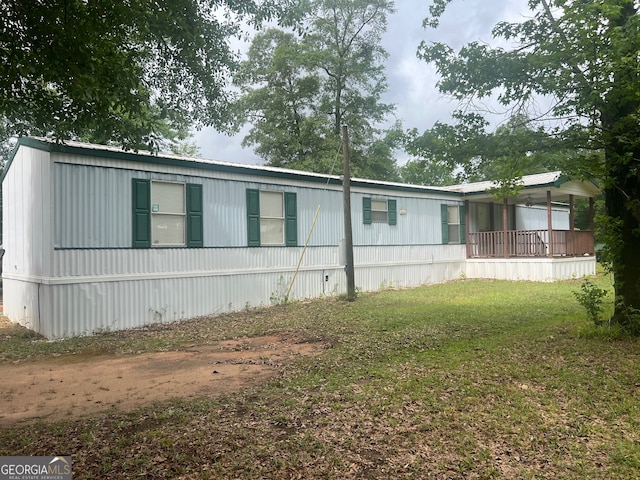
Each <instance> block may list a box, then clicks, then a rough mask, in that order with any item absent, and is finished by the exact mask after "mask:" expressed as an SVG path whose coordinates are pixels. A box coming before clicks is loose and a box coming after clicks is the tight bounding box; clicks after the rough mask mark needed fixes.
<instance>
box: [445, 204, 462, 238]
mask: <svg viewBox="0 0 640 480" xmlns="http://www.w3.org/2000/svg"><path fill="white" fill-rule="evenodd" d="M447 225H448V226H449V243H460V208H459V207H458V205H449V206H448V207H447Z"/></svg>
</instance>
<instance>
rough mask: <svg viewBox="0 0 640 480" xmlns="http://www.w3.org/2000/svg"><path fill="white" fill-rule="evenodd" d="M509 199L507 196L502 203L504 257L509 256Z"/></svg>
mask: <svg viewBox="0 0 640 480" xmlns="http://www.w3.org/2000/svg"><path fill="white" fill-rule="evenodd" d="M508 210H509V199H508V198H506V197H505V199H504V204H503V205H502V249H503V250H502V253H503V254H504V258H509V245H508V242H509V232H508V230H509V212H508Z"/></svg>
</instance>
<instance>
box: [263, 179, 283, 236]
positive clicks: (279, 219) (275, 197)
mask: <svg viewBox="0 0 640 480" xmlns="http://www.w3.org/2000/svg"><path fill="white" fill-rule="evenodd" d="M260 241H261V244H262V245H284V193H283V192H273V191H265V190H261V191H260Z"/></svg>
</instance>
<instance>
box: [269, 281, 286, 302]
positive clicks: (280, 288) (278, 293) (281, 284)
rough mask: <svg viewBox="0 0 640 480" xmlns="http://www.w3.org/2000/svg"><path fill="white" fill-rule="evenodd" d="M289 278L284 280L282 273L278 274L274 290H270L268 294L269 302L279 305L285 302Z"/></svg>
mask: <svg viewBox="0 0 640 480" xmlns="http://www.w3.org/2000/svg"><path fill="white" fill-rule="evenodd" d="M289 282H290V280H286V279H285V278H284V275H280V277H279V278H278V283H277V284H276V290H275V291H274V292H271V295H270V296H269V302H270V303H271V305H280V304H283V303H287V300H288V299H287V289H288V288H289Z"/></svg>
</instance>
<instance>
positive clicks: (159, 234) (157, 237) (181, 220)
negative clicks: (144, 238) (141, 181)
mask: <svg viewBox="0 0 640 480" xmlns="http://www.w3.org/2000/svg"><path fill="white" fill-rule="evenodd" d="M185 207H186V201H185V193H184V183H169V182H157V181H152V182H151V244H152V245H153V246H158V247H160V246H162V247H164V246H184V245H185V244H186V238H185V218H186V208H185Z"/></svg>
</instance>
